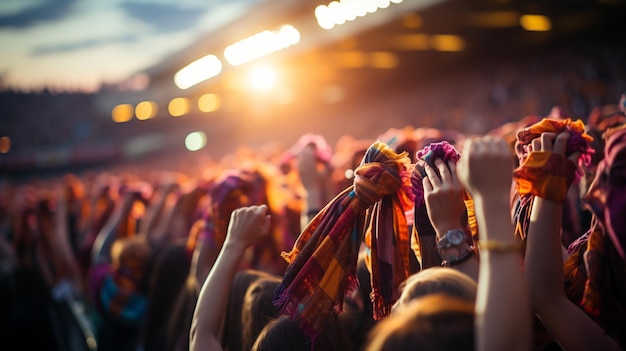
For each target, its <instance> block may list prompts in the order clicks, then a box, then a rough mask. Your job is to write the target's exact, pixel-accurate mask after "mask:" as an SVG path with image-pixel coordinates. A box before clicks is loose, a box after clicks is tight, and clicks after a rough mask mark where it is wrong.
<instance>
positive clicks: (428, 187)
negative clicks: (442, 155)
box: [422, 159, 466, 236]
mask: <svg viewBox="0 0 626 351" xmlns="http://www.w3.org/2000/svg"><path fill="white" fill-rule="evenodd" d="M435 166H436V167H437V170H438V171H439V174H440V175H441V177H439V175H437V172H436V171H435V169H433V168H432V167H430V166H428V165H426V167H425V170H426V174H427V176H426V177H424V179H423V180H422V185H423V186H424V200H425V202H426V209H427V211H428V217H429V219H430V222H431V223H432V225H433V228H435V231H437V235H438V236H440V235H443V234H445V233H446V232H447V231H448V230H450V229H454V228H459V227H460V223H461V217H462V216H463V214H464V213H465V211H466V208H465V203H464V202H463V187H462V186H461V183H459V180H458V178H457V175H456V165H455V163H454V162H448V163H447V164H446V163H445V162H443V161H442V160H440V159H439V160H436V161H435Z"/></svg>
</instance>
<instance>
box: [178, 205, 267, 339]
mask: <svg viewBox="0 0 626 351" xmlns="http://www.w3.org/2000/svg"><path fill="white" fill-rule="evenodd" d="M267 210H268V209H267V206H266V205H260V206H250V207H243V208H239V209H237V210H235V211H234V212H233V213H232V215H231V219H230V224H229V226H228V233H227V235H226V241H225V242H224V246H223V247H222V250H221V251H220V253H219V255H218V257H217V261H216V262H215V265H214V266H213V268H212V269H211V272H210V273H209V276H208V277H207V279H206V280H205V281H204V284H203V285H202V289H201V290H200V295H199V297H198V302H197V304H196V309H195V311H194V314H193V319H192V322H191V331H190V339H189V340H190V342H189V349H190V350H191V351H200V350H202V351H205V350H211V351H213V350H221V349H222V346H221V345H220V342H219V335H218V333H219V330H220V326H221V324H222V318H223V315H224V311H225V310H226V304H227V302H228V294H229V291H230V288H231V285H232V282H233V278H234V276H235V273H236V271H237V267H238V265H239V262H240V261H241V258H242V257H243V254H244V252H245V250H246V249H247V248H248V247H249V246H251V245H253V244H254V243H256V242H257V241H259V240H260V239H261V238H262V237H264V236H266V235H267V234H268V233H269V228H270V216H269V215H268V214H267Z"/></svg>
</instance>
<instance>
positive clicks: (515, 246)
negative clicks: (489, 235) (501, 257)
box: [478, 240, 522, 252]
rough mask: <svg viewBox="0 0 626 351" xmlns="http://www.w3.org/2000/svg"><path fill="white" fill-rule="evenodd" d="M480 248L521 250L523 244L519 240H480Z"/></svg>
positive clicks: (502, 250)
mask: <svg viewBox="0 0 626 351" xmlns="http://www.w3.org/2000/svg"><path fill="white" fill-rule="evenodd" d="M478 248H480V249H481V250H485V251H500V252H505V251H521V249H522V246H521V245H520V243H518V242H514V243H507V242H503V241H497V240H478Z"/></svg>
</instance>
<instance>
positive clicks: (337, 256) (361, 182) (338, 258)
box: [274, 142, 412, 338]
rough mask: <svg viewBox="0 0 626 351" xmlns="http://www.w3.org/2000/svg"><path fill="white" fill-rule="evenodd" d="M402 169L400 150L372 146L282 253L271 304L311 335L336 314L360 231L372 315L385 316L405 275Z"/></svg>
mask: <svg viewBox="0 0 626 351" xmlns="http://www.w3.org/2000/svg"><path fill="white" fill-rule="evenodd" d="M409 167H410V162H409V158H408V156H407V155H406V153H402V154H396V153H394V152H393V151H392V150H391V149H390V148H389V147H388V146H387V145H386V144H384V143H382V142H375V143H374V144H372V145H371V146H370V147H369V148H368V150H367V152H366V154H365V156H364V158H363V161H362V162H361V165H360V166H359V167H358V168H357V170H356V172H355V174H356V176H355V179H354V184H353V185H352V186H350V187H348V188H347V189H345V190H344V191H342V192H341V193H340V194H339V195H337V196H336V197H335V198H334V199H333V200H332V201H331V202H329V203H328V204H327V205H326V206H325V207H324V208H323V209H322V210H321V211H320V212H319V213H318V214H317V216H315V218H313V220H312V221H311V222H310V223H309V224H308V225H307V227H306V228H305V229H304V230H303V231H302V233H301V234H300V236H299V237H298V239H297V241H296V243H295V245H294V247H293V249H292V250H291V252H283V254H282V256H283V258H285V260H286V261H287V262H288V263H289V266H288V267H287V270H286V272H285V275H284V278H283V281H282V282H281V284H280V286H279V287H278V288H277V289H276V291H275V293H274V305H275V306H276V307H277V308H278V309H279V310H280V311H281V313H283V314H287V315H289V316H291V317H292V318H298V319H300V321H301V324H302V327H303V329H304V331H305V332H306V333H307V334H308V335H310V336H311V337H313V338H314V337H315V336H316V335H317V334H318V333H319V332H320V331H322V330H323V329H324V327H325V326H326V323H327V321H328V318H329V317H330V316H331V315H333V314H334V315H336V314H338V313H341V311H342V308H343V307H342V305H343V300H344V296H345V294H346V292H348V291H350V290H351V289H354V288H355V287H356V284H358V281H357V278H356V265H357V259H358V253H359V248H360V245H361V242H362V241H363V239H364V236H365V232H366V228H369V229H367V232H368V234H367V235H368V238H369V241H370V242H369V246H370V248H371V250H370V255H371V258H370V261H371V268H372V277H373V279H372V282H371V283H372V291H373V293H372V298H373V300H374V302H376V303H378V306H375V308H376V309H378V312H375V315H376V316H381V315H384V314H385V311H389V309H390V307H391V305H392V304H393V298H394V291H397V289H396V288H397V287H394V285H395V284H399V282H400V281H402V280H404V279H406V277H407V276H408V256H407V254H408V229H407V226H406V219H405V218H404V211H405V208H404V207H403V206H406V205H410V201H412V200H410V201H407V199H410V198H411V194H410V191H409V189H410V180H409ZM407 202H408V203H407ZM368 209H371V211H369V213H368V214H367V216H366V214H365V213H366V211H367V210H368ZM402 245H405V246H406V248H401V247H400V246H402Z"/></svg>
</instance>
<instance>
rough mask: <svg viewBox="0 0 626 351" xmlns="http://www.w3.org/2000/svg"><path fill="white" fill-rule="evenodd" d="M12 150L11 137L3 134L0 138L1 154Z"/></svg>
mask: <svg viewBox="0 0 626 351" xmlns="http://www.w3.org/2000/svg"><path fill="white" fill-rule="evenodd" d="M10 150H11V138H9V137H8V136H6V135H5V136H3V137H2V138H0V154H6V153H8V152H9V151H10Z"/></svg>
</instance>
